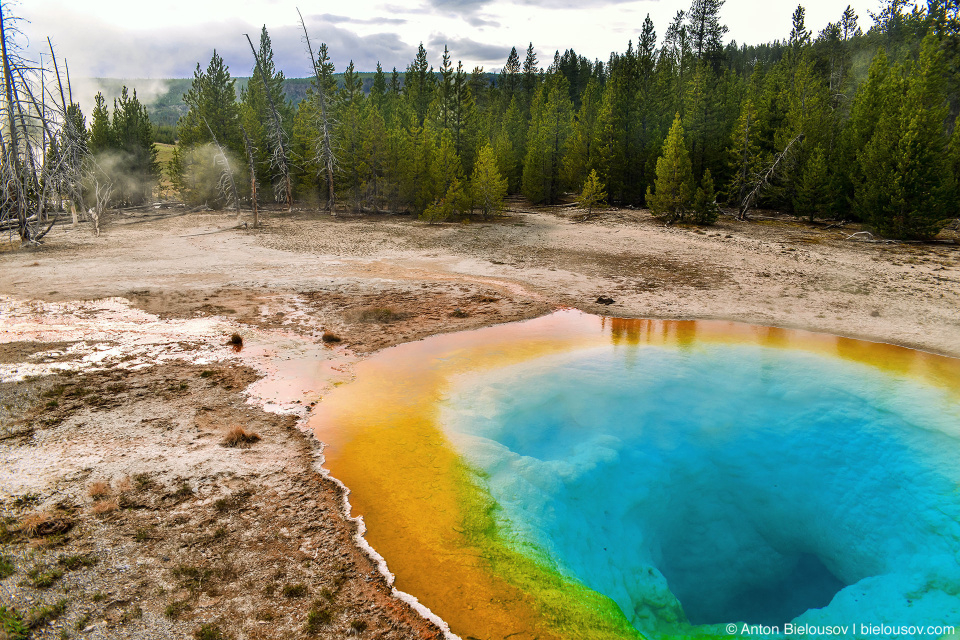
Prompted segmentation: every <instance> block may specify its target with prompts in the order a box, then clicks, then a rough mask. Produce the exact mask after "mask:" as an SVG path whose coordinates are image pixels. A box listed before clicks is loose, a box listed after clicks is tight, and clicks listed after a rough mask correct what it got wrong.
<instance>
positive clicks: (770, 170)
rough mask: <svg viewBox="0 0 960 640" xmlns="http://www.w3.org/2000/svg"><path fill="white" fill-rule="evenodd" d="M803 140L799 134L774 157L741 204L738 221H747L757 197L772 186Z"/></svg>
mask: <svg viewBox="0 0 960 640" xmlns="http://www.w3.org/2000/svg"><path fill="white" fill-rule="evenodd" d="M802 140H803V134H802V133H801V134H798V135H797V136H796V137H795V138H794V139H793V140H791V141H790V142H788V143H787V146H786V147H784V149H783V151H781V152H780V153H778V154H777V155H776V156H774V158H773V162H771V163H770V166H768V167H767V168H766V169H764V170H763V171H761V172H760V173H759V174H758V175H757V181H756V183H754V185H753V189H751V190H750V192H749V193H747V195H746V197H744V199H743V201H742V202H741V203H740V210H739V212H738V213H737V220H746V219H747V212H748V211H750V208H751V207H752V206H753V204H754V202H755V201H756V199H757V197H758V196H759V195H760V194H761V193H762V192H763V191H764V190H765V189H766V188H767V187H769V186H770V183H771V182H772V181H773V179H774V178H775V177H776V174H777V169H779V168H780V165H781V163H782V162H783V161H784V159H786V158H787V157H789V154H790V152H791V149H792V148H793V145H794V144H796V143H797V142H800V141H802Z"/></svg>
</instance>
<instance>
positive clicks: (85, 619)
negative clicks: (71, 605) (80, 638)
mask: <svg viewBox="0 0 960 640" xmlns="http://www.w3.org/2000/svg"><path fill="white" fill-rule="evenodd" d="M91 620H93V614H92V613H90V612H89V611H88V612H86V613H85V614H83V615H82V616H80V617H79V618H77V621H76V623H75V624H74V625H73V628H74V629H76V630H77V631H83V630H84V629H86V628H87V625H88V624H90V621H91Z"/></svg>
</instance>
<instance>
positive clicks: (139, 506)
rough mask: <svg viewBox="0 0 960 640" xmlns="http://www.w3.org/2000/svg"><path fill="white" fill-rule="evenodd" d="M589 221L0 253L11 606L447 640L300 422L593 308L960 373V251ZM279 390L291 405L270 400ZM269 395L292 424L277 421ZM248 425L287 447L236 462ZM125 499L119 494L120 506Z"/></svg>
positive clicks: (159, 626) (143, 227) (269, 444)
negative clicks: (365, 534)
mask: <svg viewBox="0 0 960 640" xmlns="http://www.w3.org/2000/svg"><path fill="white" fill-rule="evenodd" d="M578 215H579V212H577V211H575V210H573V209H570V208H567V207H551V208H530V207H528V206H524V205H522V204H519V203H514V206H513V208H512V210H511V212H510V214H509V215H508V216H506V217H505V218H503V219H501V220H497V221H494V222H485V223H472V224H444V225H427V224H424V223H420V222H417V221H415V220H411V219H410V218H407V217H403V216H389V215H384V216H352V215H338V216H337V217H335V218H331V217H329V216H326V215H320V214H317V213H315V212H295V213H293V214H287V213H279V212H273V213H268V214H266V215H265V216H264V219H265V220H264V227H263V228H262V229H251V228H237V217H236V214H233V213H222V212H196V213H184V212H183V210H181V209H163V210H159V211H148V212H142V213H129V212H128V214H127V215H115V216H113V217H110V218H108V219H107V220H105V221H104V224H103V227H102V233H101V235H100V236H99V237H96V236H94V235H93V234H92V233H91V231H90V230H89V229H88V228H79V229H71V228H69V227H64V228H57V229H56V230H55V231H54V232H53V233H52V234H51V235H50V236H48V240H47V242H46V243H45V244H44V245H42V246H40V247H34V248H19V249H17V248H9V249H6V250H0V260H2V261H3V264H4V268H3V269H0V317H2V318H3V321H0V380H6V382H0V397H2V403H0V500H3V510H4V520H3V528H2V529H0V543H2V545H3V548H2V551H0V556H3V557H5V558H8V559H9V560H10V562H11V563H12V566H13V571H14V572H13V573H12V574H11V575H9V576H6V577H4V578H2V579H0V594H3V604H4V605H5V606H13V607H15V608H16V609H17V610H18V611H20V612H22V613H23V614H24V615H25V616H26V618H28V620H27V621H28V622H30V621H31V620H32V621H33V622H34V623H35V626H36V630H35V632H34V636H35V637H38V638H53V637H60V635H61V634H62V633H63V634H65V635H67V636H71V637H72V636H80V635H83V637H97V638H147V637H150V638H155V637H185V636H190V635H191V634H192V633H193V632H195V631H196V630H198V629H200V627H201V625H202V624H216V625H218V628H220V629H221V630H223V632H224V633H225V634H227V636H228V637H233V638H237V639H240V638H274V637H275V638H280V637H283V638H287V637H340V636H343V635H344V634H350V635H359V636H361V637H371V638H374V637H381V638H431V637H437V636H438V634H439V633H440V631H439V630H438V628H437V627H436V626H434V625H433V624H431V623H428V622H426V621H424V620H423V619H422V618H421V617H420V616H419V615H418V614H417V613H416V612H415V611H414V610H413V609H412V608H411V607H410V606H408V605H407V604H405V603H404V602H402V601H401V600H398V599H396V598H394V597H393V596H391V590H390V587H389V586H388V585H387V584H386V582H385V581H384V579H383V578H382V576H381V575H380V574H379V573H378V572H377V571H376V567H375V565H374V564H373V562H372V561H371V560H369V559H368V558H367V556H366V555H364V554H363V553H362V552H361V551H360V550H359V549H358V547H357V546H356V545H355V544H354V543H353V541H352V536H353V535H354V533H355V527H356V524H355V523H354V522H353V521H352V520H350V519H348V518H346V517H345V516H344V515H343V513H342V510H341V504H342V500H343V496H342V494H341V491H340V489H339V488H338V487H337V485H336V484H335V483H334V482H332V481H330V480H328V479H326V478H325V477H324V476H323V475H322V474H321V473H319V472H318V470H319V467H318V461H319V460H320V455H319V451H318V447H317V446H316V443H315V441H314V440H313V439H312V436H310V435H305V434H304V433H302V432H301V431H300V429H299V428H298V427H297V426H296V425H297V424H299V422H298V420H302V419H303V418H305V417H306V415H308V414H309V409H310V404H311V403H312V402H317V401H320V400H321V398H322V396H323V394H325V393H326V392H327V390H329V389H331V388H332V387H334V386H336V385H337V384H340V383H342V382H344V381H347V380H349V378H350V375H351V374H350V371H351V366H352V363H353V362H356V360H357V359H359V358H362V357H364V355H365V354H367V353H370V352H373V351H376V350H379V349H382V348H385V347H389V346H391V345H394V344H398V343H401V342H406V341H410V340H416V339H420V338H423V337H426V336H429V335H432V334H436V333H441V332H449V331H457V330H463V329H470V328H475V327H479V326H484V325H489V324H493V323H499V322H509V321H513V320H518V319H523V318H529V317H532V316H536V315H540V314H543V313H545V312H548V311H550V310H551V309H556V308H560V307H575V308H579V309H582V310H584V311H587V312H592V313H603V314H606V315H613V316H621V317H663V318H717V319H730V320H739V321H744V322H752V323H756V324H768V325H776V326H784V327H796V328H803V329H809V330H818V331H825V332H829V333H835V334H840V335H848V336H853V337H860V338H866V339H872V340H879V341H885V342H894V343H899V344H904V345H906V346H912V347H918V348H923V349H927V350H931V351H936V352H940V353H945V354H947V355H953V356H960V318H958V316H957V313H956V309H957V307H958V302H960V245H957V244H956V237H955V236H956V234H953V235H947V236H945V239H946V240H947V241H948V242H942V243H938V244H926V245H921V244H888V243H873V242H864V241H860V240H858V239H855V238H854V239H851V238H850V236H851V234H853V233H854V232H855V231H858V228H856V227H850V226H849V225H847V226H844V227H838V228H828V227H827V226H826V225H818V226H810V225H807V224H804V223H799V222H796V221H793V220H789V219H774V220H754V221H750V222H736V221H733V220H732V219H730V218H723V219H722V220H721V221H720V222H719V223H718V224H717V225H716V226H714V227H710V228H706V229H697V228H693V227H689V228H688V227H666V226H663V225H662V224H660V223H658V222H657V221H655V220H653V219H652V218H651V217H650V216H649V214H647V213H646V212H642V211H634V210H628V209H623V210H607V211H604V212H602V213H601V214H600V215H598V216H597V217H595V218H594V219H592V220H590V221H588V222H583V223H580V222H576V221H575V219H576V217H577V216H578ZM601 296H602V297H604V298H610V299H612V300H613V301H614V302H613V303H612V304H610V305H604V304H600V303H598V302H597V299H598V298H599V297H601ZM111 297H117V298H122V299H123V300H118V301H110V300H106V301H105V300H102V299H104V298H111ZM82 300H89V301H98V302H90V303H78V302H76V301H82ZM125 301H129V303H128V302H125ZM131 305H132V306H131ZM143 312H146V313H143ZM191 323H194V324H191ZM233 333H237V334H239V335H240V336H241V337H242V338H243V343H244V344H243V347H242V350H241V351H239V352H236V353H235V352H233V351H231V350H230V349H229V348H227V346H226V345H227V342H228V340H229V338H230V336H231V335H232V334H233ZM151 340H152V341H151ZM238 347H239V345H238ZM316 358H319V359H320V360H322V363H321V364H323V367H317V366H314V367H312V368H310V367H309V366H308V365H310V363H311V362H313V360H312V359H316ZM191 362H193V363H197V364H190V363H191ZM200 362H205V363H207V364H199V363H200ZM156 363H159V364H156ZM291 363H293V364H291ZM297 363H300V364H297ZM304 363H306V364H304ZM295 364H296V366H303V367H305V368H303V369H298V371H306V372H308V373H306V374H301V378H302V377H303V376H304V375H306V376H307V377H308V378H309V377H310V376H313V377H314V378H313V379H312V380H307V383H305V386H303V387H302V388H300V387H297V388H296V389H293V388H291V387H289V386H285V385H289V384H290V383H289V381H285V379H284V378H283V375H282V374H283V370H284V367H288V368H289V367H292V366H293V365H295ZM249 367H256V372H254V370H253V369H251V368H249ZM262 375H266V376H267V378H266V379H265V380H264V381H263V382H264V383H267V384H268V386H269V388H270V389H271V390H272V391H271V392H277V389H279V390H280V391H279V392H277V393H276V394H275V395H276V397H277V398H279V399H277V400H272V399H269V398H267V394H266V392H264V393H263V394H261V395H258V393H259V392H257V391H256V385H255V386H254V387H249V386H248V385H250V383H251V382H253V381H254V379H255V378H256V377H258V376H262ZM274 378H276V379H274ZM301 382H302V380H301ZM258 384H259V383H258ZM271 397H273V396H271ZM268 400H269V402H271V403H276V406H269V407H268V408H270V409H271V411H277V410H279V411H280V413H276V412H273V413H268V412H265V411H264V410H263V409H262V408H261V407H259V406H258V405H257V403H259V404H261V405H263V404H264V403H267V402H268ZM237 426H239V427H242V428H243V429H245V430H246V431H247V432H250V433H254V434H256V435H258V436H259V437H260V440H258V441H247V442H240V443H239V444H241V445H243V446H239V447H225V446H222V442H223V440H224V438H225V437H226V435H227V433H228V431H229V430H230V429H231V428H233V427H237ZM249 440H253V439H252V438H251V439H249ZM98 482H99V483H106V486H108V487H109V489H108V492H107V493H105V494H104V495H102V496H99V497H98V498H97V499H96V500H94V498H92V497H91V496H90V492H91V486H92V485H94V484H95V483H98ZM185 487H188V488H189V490H187V488H185ZM94 489H95V490H94V493H97V490H103V489H104V486H103V485H97V487H94ZM38 514H39V515H38ZM64 527H67V528H64ZM31 536H32V537H31ZM70 558H80V559H79V560H77V559H74V560H70ZM84 559H87V560H84ZM2 560H3V558H0V576H3V575H4V572H3V569H2V567H3V566H4V564H3V562H2ZM61 560H62V561H63V562H64V563H66V564H61ZM67 566H69V567H72V568H67ZM33 569H38V571H36V572H34V574H33V575H34V577H31V576H30V572H31V571H32V570H33ZM51 570H54V571H53V573H50V571H51ZM56 570H61V571H62V575H60V576H59V577H56V578H53V579H52V581H51V584H50V585H49V586H47V587H45V588H36V587H35V586H31V581H34V582H35V581H36V579H37V576H40V577H42V576H43V575H45V573H44V572H46V574H49V576H53V575H55V574H56ZM49 576H48V577H49ZM41 582H42V581H41ZM297 585H303V589H302V590H301V589H300V588H299V587H298V586H297ZM285 587H286V590H287V596H285V595H284V589H285ZM301 591H302V592H303V593H302V594H301V595H297V594H299V593H300V592H301ZM61 600H65V604H64V605H63V606H62V607H59V608H58V607H57V606H56V605H57V603H58V602H60V601H61ZM43 607H48V609H44V608H43ZM311 611H314V613H313V614H312V617H310V618H309V620H312V621H313V622H312V624H309V621H308V616H311V614H310V612H311ZM41 614H43V615H41ZM84 629H87V631H85V632H84V631H83V630H84ZM210 637H215V636H210Z"/></svg>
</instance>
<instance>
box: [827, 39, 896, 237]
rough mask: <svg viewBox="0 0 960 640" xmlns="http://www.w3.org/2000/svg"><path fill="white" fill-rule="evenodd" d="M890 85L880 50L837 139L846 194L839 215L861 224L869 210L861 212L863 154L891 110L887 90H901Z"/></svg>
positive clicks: (840, 203)
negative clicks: (853, 219) (858, 219)
mask: <svg viewBox="0 0 960 640" xmlns="http://www.w3.org/2000/svg"><path fill="white" fill-rule="evenodd" d="M889 83H890V63H889V61H888V60H887V55H886V51H885V49H884V48H883V47H881V48H880V49H879V51H877V53H876V55H875V56H874V58H873V61H872V62H871V64H870V71H869V74H868V76H867V79H866V81H865V82H863V83H861V85H860V87H859V88H858V90H857V93H856V96H855V97H854V99H853V107H852V109H851V113H850V118H849V120H848V121H847V123H846V125H845V126H844V128H843V132H842V133H841V135H840V142H839V145H838V146H839V148H838V156H839V158H838V165H839V167H841V169H842V170H841V171H840V172H839V191H840V193H843V194H846V197H845V199H844V200H843V201H842V202H839V203H838V205H839V210H840V212H841V213H842V214H848V213H849V214H853V215H854V216H856V217H858V218H860V219H861V220H865V219H867V217H868V216H869V210H868V209H865V208H864V205H863V204H862V203H863V194H864V191H863V186H864V185H865V183H866V179H867V176H865V175H864V173H863V166H864V165H863V162H862V154H863V153H864V150H865V149H866V147H867V144H868V143H869V142H870V140H871V139H872V138H873V135H874V133H875V132H876V128H877V124H878V123H879V122H880V116H881V113H882V112H883V111H886V110H889V109H890V108H892V106H891V105H890V104H889V101H890V100H891V99H892V96H890V95H888V94H887V91H889V90H902V87H894V86H892V85H890V84H889Z"/></svg>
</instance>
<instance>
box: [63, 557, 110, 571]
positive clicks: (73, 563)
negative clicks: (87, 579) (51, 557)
mask: <svg viewBox="0 0 960 640" xmlns="http://www.w3.org/2000/svg"><path fill="white" fill-rule="evenodd" d="M99 561H100V559H99V558H97V557H96V556H92V555H86V556H84V555H73V556H61V557H60V558H59V559H58V560H57V564H59V565H60V566H61V567H63V568H65V569H66V570H67V571H74V570H75V569H79V568H81V567H92V566H94V565H95V564H97V563H98V562H99Z"/></svg>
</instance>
